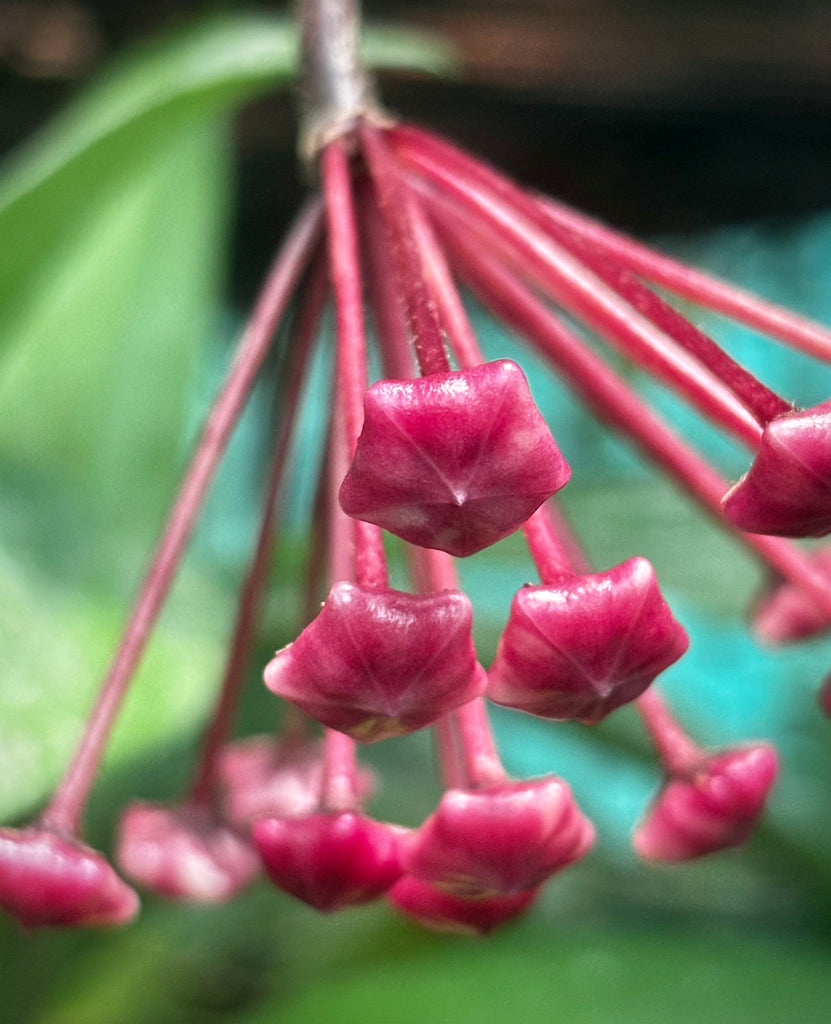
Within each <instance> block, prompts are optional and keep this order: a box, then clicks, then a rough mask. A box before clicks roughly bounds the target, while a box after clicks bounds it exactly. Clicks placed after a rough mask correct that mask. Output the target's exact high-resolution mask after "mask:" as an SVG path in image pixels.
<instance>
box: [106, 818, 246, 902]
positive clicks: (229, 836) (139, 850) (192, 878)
mask: <svg viewBox="0 0 831 1024" xmlns="http://www.w3.org/2000/svg"><path fill="white" fill-rule="evenodd" d="M116 856H117V860H118V863H119V864H120V865H121V868H122V870H123V871H124V873H125V874H126V875H128V876H129V877H130V878H132V879H133V880H134V881H135V882H138V883H139V884H140V885H143V886H145V887H146V888H148V889H152V890H153V891H154V892H157V893H160V894H161V895H163V896H169V897H171V898H173V899H182V900H198V901H201V902H205V903H221V902H223V901H224V900H229V899H231V897H232V896H235V895H236V893H238V892H239V891H240V890H241V889H242V888H244V887H245V886H246V885H248V883H249V882H251V881H252V880H253V879H254V878H256V876H257V875H258V874H259V872H260V861H259V858H258V857H257V853H256V850H254V848H253V846H252V845H251V843H250V842H249V841H248V840H247V839H245V838H243V836H241V835H240V834H239V833H238V832H236V831H234V829H232V828H229V827H228V826H227V825H225V824H223V823H222V822H220V821H218V820H217V819H216V817H215V815H214V814H213V812H212V811H211V810H210V809H209V808H206V807H197V806H191V805H183V806H181V807H163V806H158V805H153V804H143V803H136V804H132V805H131V806H130V807H128V808H127V810H126V811H125V812H124V815H123V816H122V819H121V825H120V829H119V838H118V852H117V855H116Z"/></svg>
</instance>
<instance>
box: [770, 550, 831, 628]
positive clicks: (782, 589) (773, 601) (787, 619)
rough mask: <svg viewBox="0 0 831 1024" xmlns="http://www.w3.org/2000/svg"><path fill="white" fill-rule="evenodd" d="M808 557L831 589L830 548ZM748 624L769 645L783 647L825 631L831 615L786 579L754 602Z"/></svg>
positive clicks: (830, 620) (829, 623) (830, 624)
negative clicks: (751, 625)
mask: <svg viewBox="0 0 831 1024" xmlns="http://www.w3.org/2000/svg"><path fill="white" fill-rule="evenodd" d="M810 557H811V559H812V561H813V563H814V568H815V569H817V570H818V571H819V572H821V573H822V574H823V575H824V576H826V577H827V578H828V585H829V587H831V548H828V547H826V548H820V549H819V550H817V551H814V552H812V553H811V555H810ZM752 623H753V629H754V630H755V632H756V634H757V635H758V636H759V637H760V638H761V639H762V640H764V641H766V642H767V643H771V644H787V643H793V642H794V641H795V640H804V639H806V638H807V637H810V636H814V635H815V634H817V633H821V632H823V631H824V630H826V629H828V628H829V626H831V616H829V614H828V612H827V610H826V609H825V608H823V607H822V606H821V605H820V604H819V603H818V602H817V601H816V599H815V598H814V597H812V596H811V595H810V594H808V593H806V591H804V590H803V589H802V587H799V586H797V584H795V583H791V581H790V580H781V581H779V582H777V583H776V584H775V585H774V586H773V587H772V588H771V590H770V591H769V592H768V593H766V594H764V595H763V596H762V597H761V598H760V600H759V601H758V602H757V604H756V607H755V609H754V610H753V615H752Z"/></svg>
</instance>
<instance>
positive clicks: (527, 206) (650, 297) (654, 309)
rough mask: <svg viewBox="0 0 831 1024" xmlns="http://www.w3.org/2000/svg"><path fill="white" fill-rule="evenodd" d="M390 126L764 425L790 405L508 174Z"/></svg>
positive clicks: (436, 140)
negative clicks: (509, 214)
mask: <svg viewBox="0 0 831 1024" xmlns="http://www.w3.org/2000/svg"><path fill="white" fill-rule="evenodd" d="M394 131H397V132H398V133H399V134H403V137H404V138H405V140H406V138H407V136H408V135H410V136H415V139H414V141H415V148H416V150H418V148H419V147H423V148H425V149H427V150H428V152H430V151H432V152H433V153H434V154H435V155H436V156H437V157H438V158H439V159H444V160H446V161H448V162H449V163H450V164H451V165H453V166H454V167H455V169H456V172H457V173H458V174H459V175H460V176H462V177H468V178H471V179H472V180H474V181H476V182H477V183H478V184H479V185H481V186H482V188H484V189H486V190H488V191H491V192H493V193H494V195H496V196H498V197H499V198H500V199H501V200H503V201H504V202H505V203H506V204H508V205H509V206H512V207H513V208H514V209H515V210H516V211H517V212H519V213H520V214H522V216H524V217H527V218H528V220H529V221H531V222H532V223H533V224H535V225H536V226H537V227H538V228H541V229H543V230H544V231H546V232H547V233H548V234H549V235H550V236H551V237H553V238H554V239H555V240H556V241H557V242H558V243H560V244H561V245H563V246H564V247H565V248H566V249H568V250H569V251H570V252H572V253H573V254H574V255H575V256H576V257H577V258H578V259H579V260H580V261H581V262H582V263H583V264H584V265H585V266H587V267H588V268H589V269H591V270H592V271H593V272H594V273H596V274H597V275H598V277H600V278H601V279H602V280H603V281H605V282H606V284H608V285H609V286H610V287H611V288H613V289H614V291H616V292H617V293H618V295H620V296H621V297H622V298H623V299H625V300H626V301H627V302H628V303H629V304H630V305H631V307H632V308H633V309H634V310H637V312H639V313H641V314H643V316H645V317H646V318H647V319H648V320H649V321H651V322H652V323H653V324H654V325H655V326H656V327H658V329H659V330H661V331H663V332H664V333H665V334H666V335H667V336H668V337H670V338H671V339H672V340H673V341H675V342H676V343H677V344H678V345H680V346H681V347H682V348H683V349H684V350H686V351H687V352H689V353H690V354H691V355H693V356H694V357H695V358H696V359H698V360H699V361H700V362H701V363H702V364H703V365H704V366H706V367H708V369H709V370H710V371H711V372H712V373H713V374H714V375H715V376H716V377H717V378H718V379H719V380H721V381H722V382H723V383H724V384H725V385H726V386H727V387H728V388H729V389H730V390H731V391H732V392H733V393H734V394H735V395H736V397H737V398H738V399H739V401H740V402H741V403H742V404H743V405H744V406H745V407H746V408H747V409H748V410H749V411H750V412H752V413H753V415H754V416H755V418H756V419H757V420H758V421H759V422H760V423H761V424H762V425H764V424H765V423H767V422H769V421H770V420H771V419H773V418H774V416H778V415H781V414H782V413H785V412H791V411H792V408H793V407H792V406H791V405H790V404H789V403H788V402H786V401H784V400H783V399H781V398H780V397H779V396H778V395H777V394H775V392H773V391H771V390H770V389H769V388H767V387H766V386H765V385H764V384H762V383H761V381H759V380H757V379H756V377H754V376H753V374H751V373H749V372H748V371H747V370H746V369H745V368H744V367H743V366H740V365H739V364H738V363H737V362H736V361H735V360H734V359H732V358H731V357H730V356H729V355H727V353H726V352H724V351H723V350H722V349H721V348H720V347H719V346H718V345H716V343H715V342H714V341H713V340H712V339H711V338H709V337H707V335H706V334H704V333H703V332H702V331H700V330H699V329H698V328H697V327H695V326H694V325H693V324H691V323H690V322H689V321H688V320H687V319H686V318H685V317H683V316H681V314H680V313H678V312H677V310H675V309H673V308H672V307H671V306H670V305H668V304H667V303H666V302H664V301H663V299H661V298H660V297H659V296H657V295H656V294H655V293H654V292H652V291H651V290H650V289H649V288H647V287H646V286H645V285H644V284H642V283H641V282H640V281H638V280H637V278H635V277H633V276H632V274H631V273H629V271H628V270H627V269H626V268H624V267H621V266H620V265H619V264H618V263H616V262H615V261H614V260H613V259H610V258H609V257H608V255H606V254H604V253H602V252H598V250H597V249H596V248H594V247H593V246H592V245H591V244H590V243H588V244H587V242H586V240H585V239H584V238H582V237H581V236H579V235H575V233H574V232H572V231H570V230H568V229H567V228H564V226H563V225H562V224H559V223H558V222H557V221H556V220H555V219H554V218H552V217H551V216H550V215H548V214H547V213H546V211H545V209H544V208H543V207H542V205H541V203H540V202H538V201H537V200H536V198H535V197H533V196H531V195H530V194H528V193H526V192H524V191H523V190H522V189H520V188H518V187H517V186H516V185H515V184H514V183H513V182H512V181H510V179H508V178H505V177H504V176H503V175H501V174H499V173H497V172H496V171H494V170H492V169H491V168H489V167H487V166H486V165H484V164H482V163H480V162H479V161H478V160H475V159H474V158H472V157H470V156H469V155H468V154H466V153H464V152H462V151H461V150H459V149H457V148H456V147H454V146H451V145H450V144H449V143H446V142H444V141H443V140H442V139H439V138H437V137H436V136H432V135H429V134H428V133H425V132H419V130H418V129H413V128H407V127H403V128H400V129H395V130H394Z"/></svg>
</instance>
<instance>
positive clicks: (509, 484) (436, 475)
mask: <svg viewBox="0 0 831 1024" xmlns="http://www.w3.org/2000/svg"><path fill="white" fill-rule="evenodd" d="M570 472H571V471H570V470H569V467H568V464H567V463H566V461H565V459H564V458H563V456H562V455H561V453H560V450H559V448H558V447H557V445H556V443H555V441H554V438H553V437H552V436H551V432H550V430H549V429H548V426H547V425H546V423H545V420H544V419H543V418H542V416H541V415H540V412H539V410H538V409H537V407H536V405H535V404H534V400H533V398H532V397H531V392H530V390H529V388H528V382H527V380H526V379H525V375H524V374H523V372H522V370H521V369H520V368H519V367H518V366H517V364H516V363H514V362H511V361H510V360H508V359H502V360H498V361H497V362H493V363H484V364H482V365H481V366H476V367H474V368H473V369H470V370H459V371H453V372H450V373H436V374H431V375H429V376H427V377H421V378H419V379H416V380H384V381H379V382H378V383H377V384H374V385H373V386H372V387H371V388H370V389H369V390H368V391H367V393H366V395H365V398H364V425H363V431H362V433H361V435H360V438H359V440H358V446H357V449H356V451H355V458H354V460H353V462H352V465H351V467H350V469H349V472H348V473H347V474H346V478H345V479H344V481H343V485H342V486H341V490H340V503H341V507H342V508H343V510H344V512H346V513H347V514H348V515H350V516H354V517H355V518H356V519H363V520H366V521H367V522H370V523H376V524H377V525H378V526H381V527H383V528H384V529H385V530H389V531H390V532H391V533H395V534H397V535H398V536H399V537H403V538H404V540H407V541H410V542H411V543H413V544H419V545H421V546H422V547H427V548H440V549H441V550H443V551H448V552H450V554H451V555H458V556H462V555H470V554H473V552H475V551H479V550H481V549H482V548H485V547H487V546H488V545H489V544H493V543H495V542H496V541H498V540H501V539H502V538H503V537H506V536H507V535H508V534H509V533H513V532H514V530H516V529H518V528H519V527H520V526H521V525H522V524H523V523H524V522H525V520H526V519H527V518H528V517H529V516H530V515H531V513H532V512H534V511H535V510H536V509H537V508H538V507H539V506H540V505H541V504H542V503H543V502H544V501H545V500H546V498H548V497H550V496H551V495H552V494H553V493H554V492H555V491H558V490H559V489H560V488H561V487H563V486H564V485H565V484H566V483H567V482H568V478H569V475H570Z"/></svg>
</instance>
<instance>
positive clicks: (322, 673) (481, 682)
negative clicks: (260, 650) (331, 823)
mask: <svg viewBox="0 0 831 1024" xmlns="http://www.w3.org/2000/svg"><path fill="white" fill-rule="evenodd" d="M471 620H472V611H471V606H470V601H469V600H468V598H467V597H466V596H465V595H464V594H462V593H461V591H458V590H442V591H439V592H438V593H433V594H406V593H404V592H403V591H399V590H388V589H383V590H376V589H373V588H370V587H361V586H358V585H357V584H354V583H346V582H341V583H336V584H335V585H334V586H333V587H332V589H331V591H330V592H329V596H328V598H327V599H326V603H325V604H324V606H323V609H322V611H321V612H320V614H319V615H318V616H317V617H316V618H315V619H314V621H313V622H312V623H311V624H310V625H309V626H307V627H306V629H304V630H303V632H302V633H301V634H300V636H299V637H298V638H297V640H295V642H294V643H292V644H289V645H288V647H284V648H283V649H282V650H280V651H278V652H277V654H276V655H275V656H274V658H272V660H271V661H270V662H269V663H268V665H267V666H266V670H265V683H266V686H268V688H269V689H270V690H272V691H273V692H274V693H276V694H277V695H278V696H280V697H285V698H286V699H287V700H290V701H292V703H294V704H296V705H297V706H298V707H299V708H301V709H302V710H303V711H305V712H307V713H308V714H310V715H311V716H312V717H313V718H316V719H317V720H318V721H319V722H321V723H322V724H323V725H325V726H328V727H329V728H330V729H337V730H339V731H340V732H345V733H347V734H348V735H349V736H351V737H352V738H353V739H356V740H358V741H360V742H363V743H369V742H374V741H375V740H381V739H386V738H387V737H390V736H399V735H402V734H404V733H408V732H412V731H413V730H415V729H421V728H423V727H424V726H426V725H430V724H431V723H433V722H435V721H436V719H438V718H440V717H441V715H443V714H445V713H446V712H447V711H451V710H452V709H453V708H456V707H458V706H459V705H460V704H465V703H467V702H468V701H470V700H473V698H474V697H478V696H479V695H480V694H481V693H482V692H483V690H484V688H485V682H486V675H485V671H484V669H483V668H482V667H481V666H480V665H479V664H478V663H477V661H476V654H475V651H474V649H473V640H472V637H471V633H470V627H471Z"/></svg>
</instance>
